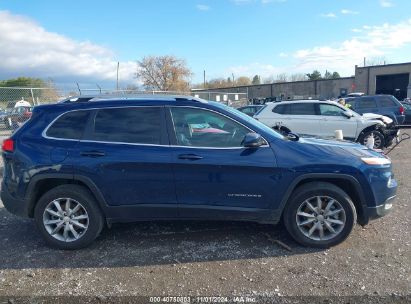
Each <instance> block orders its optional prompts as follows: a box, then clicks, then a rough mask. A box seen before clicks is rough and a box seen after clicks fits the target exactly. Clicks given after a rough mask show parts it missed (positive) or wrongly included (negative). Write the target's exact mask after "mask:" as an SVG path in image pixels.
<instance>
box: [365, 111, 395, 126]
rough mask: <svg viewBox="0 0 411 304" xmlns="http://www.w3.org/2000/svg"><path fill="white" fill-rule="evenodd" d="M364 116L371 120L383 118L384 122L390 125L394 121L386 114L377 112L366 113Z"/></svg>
mask: <svg viewBox="0 0 411 304" xmlns="http://www.w3.org/2000/svg"><path fill="white" fill-rule="evenodd" d="M362 117H363V118H365V119H367V120H368V119H371V120H375V119H378V120H381V121H382V122H384V123H385V124H387V125H389V124H392V123H393V120H392V119H391V118H389V117H387V116H384V115H380V114H375V113H364V114H362Z"/></svg>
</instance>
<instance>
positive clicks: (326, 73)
mask: <svg viewBox="0 0 411 304" xmlns="http://www.w3.org/2000/svg"><path fill="white" fill-rule="evenodd" d="M332 76H333V75H332V74H331V73H330V72H328V71H325V73H324V79H331V78H332Z"/></svg>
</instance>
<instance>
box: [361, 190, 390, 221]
mask: <svg viewBox="0 0 411 304" xmlns="http://www.w3.org/2000/svg"><path fill="white" fill-rule="evenodd" d="M395 198H396V195H393V196H391V197H389V198H388V199H387V200H386V201H385V202H384V203H383V204H381V205H379V206H377V207H368V208H367V209H368V218H369V219H370V220H373V219H376V218H379V217H382V216H384V215H386V214H388V213H390V211H391V209H392V206H393V202H394V200H395Z"/></svg>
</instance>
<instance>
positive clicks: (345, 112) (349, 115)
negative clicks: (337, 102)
mask: <svg viewBox="0 0 411 304" xmlns="http://www.w3.org/2000/svg"><path fill="white" fill-rule="evenodd" d="M342 114H343V116H345V117H346V118H351V117H353V116H354V115H352V113H350V112H348V111H344V112H342Z"/></svg>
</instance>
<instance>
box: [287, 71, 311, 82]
mask: <svg viewBox="0 0 411 304" xmlns="http://www.w3.org/2000/svg"><path fill="white" fill-rule="evenodd" d="M289 79H290V81H304V80H307V75H305V74H302V73H297V74H292V75H291V76H290V78H289Z"/></svg>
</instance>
